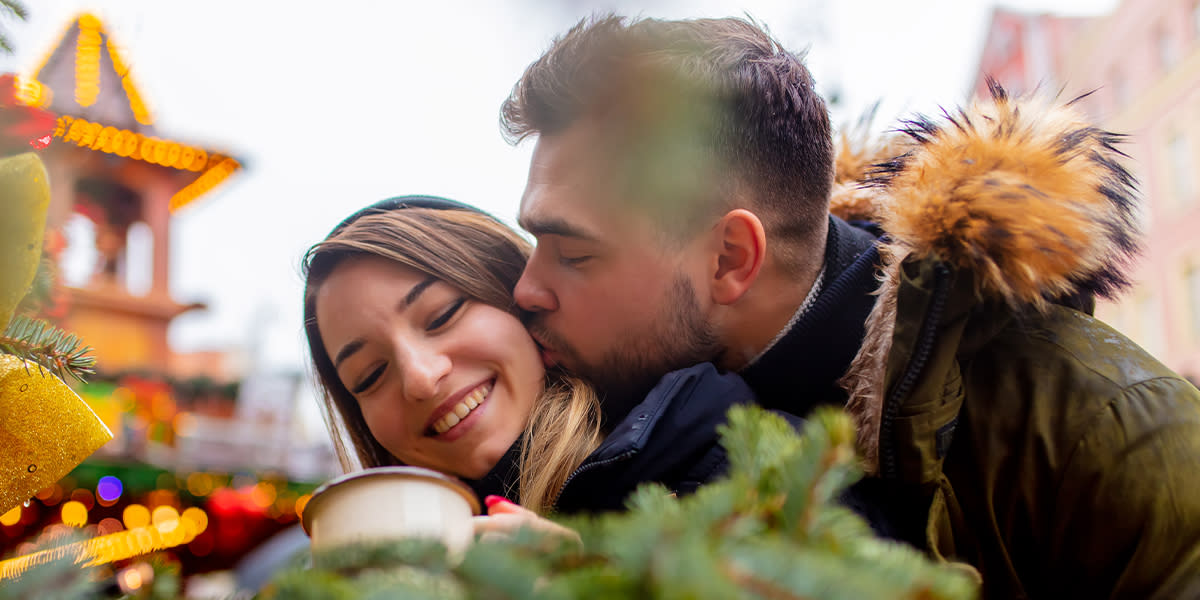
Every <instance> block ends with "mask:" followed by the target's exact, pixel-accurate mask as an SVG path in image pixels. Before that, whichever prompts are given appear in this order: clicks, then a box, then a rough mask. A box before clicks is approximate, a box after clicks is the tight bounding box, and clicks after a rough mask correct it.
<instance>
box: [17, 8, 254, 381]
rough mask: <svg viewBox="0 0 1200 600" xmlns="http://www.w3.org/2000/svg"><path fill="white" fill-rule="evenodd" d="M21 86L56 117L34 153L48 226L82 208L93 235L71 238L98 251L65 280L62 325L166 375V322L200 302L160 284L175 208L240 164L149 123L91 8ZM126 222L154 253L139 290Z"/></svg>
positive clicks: (128, 361) (99, 351)
mask: <svg viewBox="0 0 1200 600" xmlns="http://www.w3.org/2000/svg"><path fill="white" fill-rule="evenodd" d="M17 96H18V100H19V101H21V102H23V103H25V104H27V105H30V106H36V107H40V108H44V109H46V110H48V111H50V112H52V113H54V114H56V115H59V117H58V122H57V127H56V129H55V131H54V134H53V138H54V139H53V143H52V144H50V145H49V147H48V148H46V150H44V151H43V152H42V158H43V160H44V162H45V163H46V166H47V169H48V171H49V174H50V181H51V182H53V183H52V186H51V193H52V198H51V204H50V212H49V216H48V218H47V229H48V230H61V229H62V228H63V227H64V225H66V224H67V223H68V221H69V220H71V219H78V217H76V216H75V215H80V216H82V217H84V218H86V219H87V221H89V222H90V223H91V225H92V228H91V229H92V231H94V241H92V240H76V239H71V240H68V243H69V244H80V243H87V244H93V245H94V253H95V256H96V257H97V260H96V266H95V268H94V270H93V271H92V273H91V274H90V276H89V278H88V279H87V280H86V281H85V282H82V283H81V284H80V283H78V282H77V285H75V286H73V287H71V286H68V287H66V305H67V310H65V311H64V314H63V315H61V319H62V326H63V327H64V328H66V329H67V330H69V331H74V332H76V333H78V334H79V335H80V337H81V338H82V339H84V340H87V342H88V343H89V344H90V345H91V346H93V348H94V349H95V355H96V357H97V360H98V362H99V364H100V365H102V366H103V368H104V369H105V370H107V371H120V370H128V369H145V370H152V371H156V372H160V373H170V372H171V371H172V370H173V369H172V352H171V350H170V348H169V347H168V345H167V326H168V324H169V323H170V322H171V320H172V319H173V318H175V317H176V316H178V315H180V314H182V313H183V312H186V311H188V310H192V309H195V308H202V307H203V304H199V303H192V304H181V303H179V302H176V301H175V300H174V299H172V298H171V296H170V293H169V291H168V275H169V262H170V260H169V259H170V219H171V214H172V213H173V212H174V211H175V210H178V209H179V208H181V207H183V206H186V205H187V204H188V203H190V202H192V201H194V200H195V199H197V198H198V197H200V196H201V195H203V194H204V193H205V192H207V191H208V190H210V189H212V188H213V187H214V186H216V185H218V184H219V183H221V181H223V180H224V179H226V178H227V177H228V176H229V175H230V174H232V173H234V172H235V171H237V170H238V169H240V168H241V165H240V163H239V162H238V161H237V159H235V158H233V157H231V156H229V155H228V154H225V153H222V152H218V151H215V150H213V149H211V148H205V147H202V146H199V145H197V144H189V143H185V142H180V141H178V140H173V139H170V138H169V137H166V136H164V135H162V134H161V133H160V132H159V131H157V130H156V128H155V126H154V121H153V118H152V117H151V114H150V111H149V110H148V109H147V107H146V103H145V101H144V100H143V97H142V95H141V93H140V92H139V90H138V88H137V86H136V85H135V83H134V80H133V78H132V77H131V74H130V70H129V67H128V63H127V62H126V61H125V60H124V59H123V58H122V55H121V52H120V50H119V49H118V46H117V45H116V44H115V43H114V42H113V40H112V38H111V37H110V36H109V35H108V33H107V32H106V31H105V28H104V26H103V24H102V23H101V22H100V21H99V19H97V18H96V17H94V16H92V15H89V14H84V15H81V16H79V17H77V18H76V19H74V20H73V21H72V22H71V23H70V24H69V26H68V27H67V29H66V31H65V32H64V33H63V35H62V37H61V38H60V40H59V41H58V43H57V44H56V45H55V46H54V47H53V48H52V49H51V50H50V51H49V52H48V53H47V54H46V56H45V59H44V60H43V61H42V63H41V65H40V66H38V67H37V69H36V70H34V71H33V72H32V75H31V77H28V78H22V79H19V80H18V93H17ZM47 141H49V140H47ZM139 224H141V225H139ZM134 229H136V230H138V232H139V233H140V234H141V235H140V237H139V242H140V243H141V244H142V246H141V248H142V249H143V252H144V253H145V250H146V248H145V246H149V249H148V254H149V255H150V256H151V260H150V261H149V262H150V263H151V266H150V268H149V271H150V273H149V276H148V277H144V279H148V282H145V284H143V285H140V286H138V289H131V288H130V286H129V285H128V283H127V281H128V278H127V277H126V275H127V269H129V268H130V264H129V261H128V258H129V247H130V239H131V236H130V232H131V230H134ZM147 231H148V232H149V235H145V233H146V232H147Z"/></svg>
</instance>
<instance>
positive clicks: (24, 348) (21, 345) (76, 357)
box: [0, 315, 96, 382]
mask: <svg viewBox="0 0 1200 600" xmlns="http://www.w3.org/2000/svg"><path fill="white" fill-rule="evenodd" d="M91 351H92V348H91V346H84V345H83V342H82V341H80V339H79V337H78V336H76V335H75V334H73V333H67V332H65V331H63V330H61V329H59V328H57V327H54V326H53V325H50V324H48V323H46V322H45V321H41V320H37V319H30V318H29V317H25V316H22V315H17V316H15V317H13V320H12V322H11V323H9V324H8V328H7V329H6V330H5V331H4V334H3V335H0V352H3V353H5V354H12V355H14V356H16V357H18V358H22V359H24V360H27V361H30V362H33V363H36V364H38V365H40V366H41V367H42V368H44V369H46V370H48V371H50V372H51V373H54V374H55V375H56V376H58V378H59V379H62V380H63V381H66V380H67V378H68V377H69V378H72V379H75V380H77V381H80V382H82V381H84V379H83V376H84V375H92V374H94V373H95V372H96V371H95V366H96V359H95V357H93V356H89V353H91Z"/></svg>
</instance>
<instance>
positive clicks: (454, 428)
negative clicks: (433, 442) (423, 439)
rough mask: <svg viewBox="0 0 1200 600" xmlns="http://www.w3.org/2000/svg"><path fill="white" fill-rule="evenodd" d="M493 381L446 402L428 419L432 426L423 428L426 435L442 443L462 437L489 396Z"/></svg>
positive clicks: (490, 380)
mask: <svg viewBox="0 0 1200 600" xmlns="http://www.w3.org/2000/svg"><path fill="white" fill-rule="evenodd" d="M494 384H495V379H489V380H488V381H486V382H484V383H482V384H480V385H477V386H475V387H474V388H473V389H471V390H470V391H469V392H467V393H466V394H459V395H457V397H456V398H450V399H448V400H446V401H445V402H444V403H442V405H441V406H440V407H438V409H437V410H436V411H434V414H433V416H432V417H431V418H430V420H431V421H432V425H430V426H428V427H426V428H425V431H426V435H429V436H431V437H434V438H435V439H440V440H443V441H453V440H456V439H458V438H459V437H462V435H463V434H464V433H466V430H467V429H469V428H470V425H471V422H473V421H474V420H475V419H473V418H472V417H474V416H475V415H476V414H477V413H478V412H480V408H481V407H482V406H483V404H484V403H485V402H487V400H488V398H489V396H490V395H491V393H492V386H493V385H494Z"/></svg>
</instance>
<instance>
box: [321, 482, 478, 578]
mask: <svg viewBox="0 0 1200 600" xmlns="http://www.w3.org/2000/svg"><path fill="white" fill-rule="evenodd" d="M479 511H480V506H479V499H478V498H477V497H476V496H475V492H473V491H472V490H471V488H469V487H467V485H466V484H464V483H463V482H462V481H459V480H458V479H455V478H454V477H451V476H449V475H445V474H443V473H439V472H437V471H433V470H430V469H423V468H420V467H375V468H370V469H364V470H362V471H357V472H354V473H349V474H346V475H343V476H341V477H338V478H336V479H333V480H331V481H329V482H327V483H326V484H324V485H322V486H321V487H319V488H317V490H316V491H315V492H313V495H312V498H311V499H310V500H309V501H308V504H306V505H305V506H304V512H303V518H302V522H303V524H304V531H305V532H307V533H308V536H309V538H311V541H312V549H313V551H314V552H317V551H323V550H329V549H331V548H336V547H338V546H343V545H346V544H353V543H357V542H384V541H395V540H399V539H404V538H413V537H419V538H431V539H435V540H440V541H441V542H442V543H443V544H444V545H445V546H446V549H447V551H448V552H449V554H450V555H451V556H461V555H462V553H463V552H464V551H465V550H466V549H467V546H469V545H470V544H471V542H472V540H474V537H475V530H474V525H473V523H472V519H471V518H472V517H473V516H474V515H476V514H478V513H479Z"/></svg>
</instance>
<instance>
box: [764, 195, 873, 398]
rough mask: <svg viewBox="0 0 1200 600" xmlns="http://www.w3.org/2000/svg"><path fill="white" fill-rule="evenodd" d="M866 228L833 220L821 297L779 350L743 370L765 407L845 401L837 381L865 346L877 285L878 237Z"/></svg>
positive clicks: (783, 340) (776, 345) (843, 393)
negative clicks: (862, 344) (863, 340)
mask: <svg viewBox="0 0 1200 600" xmlns="http://www.w3.org/2000/svg"><path fill="white" fill-rule="evenodd" d="M864 226H865V224H861V225H860V224H857V223H856V224H855V225H851V224H849V223H847V222H845V221H843V220H842V219H840V218H838V217H835V216H832V215H831V216H830V218H829V234H828V238H827V240H826V245H825V284H824V286H823V289H822V290H821V293H820V294H819V295H818V296H817V298H816V300H815V301H814V302H813V304H812V306H811V307H810V308H809V310H808V311H807V312H806V313H805V314H804V315H803V316H801V318H800V319H798V320H797V321H796V322H795V324H794V325H793V326H792V327H791V329H790V330H789V331H788V332H786V334H785V335H784V336H783V338H782V339H780V340H779V341H778V342H777V343H776V344H775V346H774V347H772V348H771V349H770V350H769V351H768V352H767V353H766V354H764V355H763V356H762V357H760V358H759V359H758V360H757V361H755V362H754V363H753V364H751V365H750V366H748V367H746V368H745V369H743V370H742V372H741V375H742V377H744V378H745V379H746V382H747V383H748V384H749V385H750V387H751V388H753V389H754V391H755V393H757V394H758V397H759V401H760V404H762V405H763V406H766V407H767V408H771V409H777V410H782V411H785V412H789V413H792V414H796V415H805V414H808V412H809V411H811V410H812V409H813V408H814V407H816V406H817V405H822V404H831V405H837V406H841V405H842V404H844V403H845V401H846V393H845V391H844V390H843V389H842V388H841V387H839V386H838V385H836V384H835V381H836V380H837V379H838V378H840V377H841V376H842V374H844V373H845V372H846V369H847V368H848V367H849V366H850V361H851V359H853V358H854V355H855V353H856V352H857V351H858V347H859V345H860V344H861V342H862V337H863V327H864V326H863V323H864V322H865V321H866V318H867V314H868V313H869V312H870V311H871V307H872V306H873V305H874V303H875V297H874V296H873V295H872V293H873V292H874V291H875V288H876V286H877V280H876V269H877V265H878V263H879V254H878V252H877V250H876V237H875V235H874V234H873V233H872V232H871V231H868V230H867V229H865V228H864Z"/></svg>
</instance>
